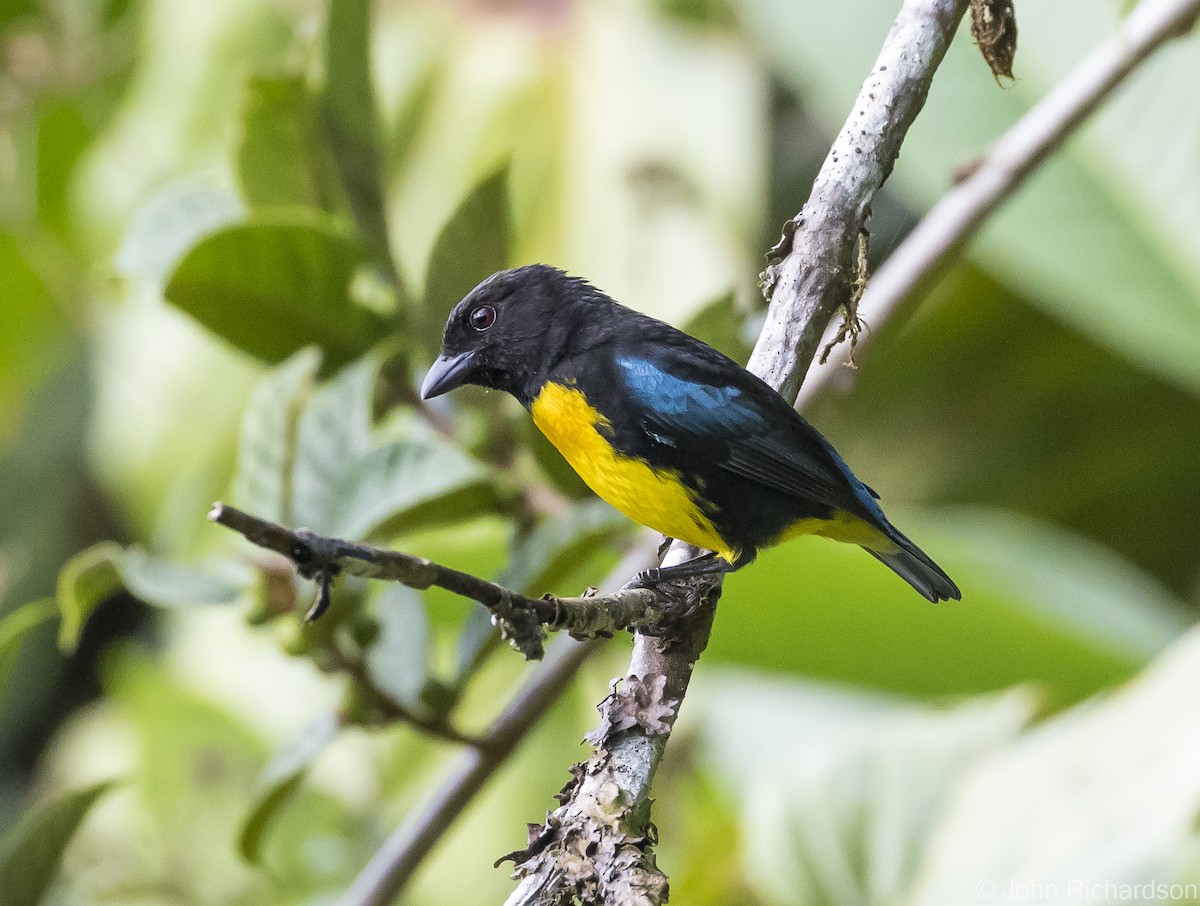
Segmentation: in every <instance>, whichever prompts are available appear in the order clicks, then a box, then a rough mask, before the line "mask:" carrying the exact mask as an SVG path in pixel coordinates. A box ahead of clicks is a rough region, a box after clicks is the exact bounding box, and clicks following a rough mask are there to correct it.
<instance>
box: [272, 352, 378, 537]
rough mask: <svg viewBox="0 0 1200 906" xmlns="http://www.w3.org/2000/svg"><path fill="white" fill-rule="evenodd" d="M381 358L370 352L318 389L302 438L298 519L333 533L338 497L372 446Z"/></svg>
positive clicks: (296, 478) (295, 487) (295, 473)
mask: <svg viewBox="0 0 1200 906" xmlns="http://www.w3.org/2000/svg"><path fill="white" fill-rule="evenodd" d="M379 366H380V362H379V359H378V358H376V357H375V356H368V357H366V358H364V359H362V360H360V361H358V362H355V363H354V364H352V365H348V366H347V367H345V368H343V369H342V370H341V371H339V372H338V373H337V374H335V375H334V376H333V378H332V379H331V380H330V381H329V382H328V383H326V384H325V386H324V387H322V388H321V389H320V390H319V391H318V392H317V393H315V394H313V396H312V398H311V399H310V400H309V403H308V405H307V406H306V407H305V409H304V413H303V414H302V415H301V416H300V425H299V429H298V432H297V439H296V459H295V465H294V467H293V470H292V516H293V518H294V521H295V524H296V525H298V526H303V527H304V528H308V529H312V530H313V531H316V532H326V533H328V532H332V531H334V527H335V524H336V518H337V515H338V512H339V502H338V498H339V496H340V495H341V494H342V492H343V490H344V488H345V486H346V485H347V484H348V482H349V476H350V475H351V474H352V472H353V470H354V468H355V467H356V466H357V464H358V463H359V462H360V461H361V460H362V458H363V457H364V456H366V455H367V452H368V451H369V450H370V448H371V400H372V397H373V396H374V392H375V379H376V376H377V375H378V373H379Z"/></svg>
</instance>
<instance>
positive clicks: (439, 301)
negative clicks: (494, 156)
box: [422, 166, 511, 348]
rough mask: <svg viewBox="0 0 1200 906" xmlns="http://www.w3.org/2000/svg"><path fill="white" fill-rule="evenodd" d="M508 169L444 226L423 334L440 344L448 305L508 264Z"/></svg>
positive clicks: (429, 277)
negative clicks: (426, 322) (425, 327)
mask: <svg viewBox="0 0 1200 906" xmlns="http://www.w3.org/2000/svg"><path fill="white" fill-rule="evenodd" d="M509 218H510V215H509V204H508V167H507V166H505V167H502V168H501V169H499V170H497V171H496V172H495V173H493V174H492V175H491V176H488V177H487V178H485V179H484V180H482V181H481V182H480V183H479V185H477V186H476V187H475V188H474V189H473V190H472V191H471V193H470V194H469V195H468V196H467V197H466V199H464V200H463V202H462V204H461V205H459V208H458V210H457V211H455V212H454V216H452V217H451V218H450V220H449V221H448V222H447V223H446V225H445V226H444V227H442V231H441V233H440V234H438V238H437V241H436V242H435V243H434V246H433V252H432V253H431V254H430V256H429V271H428V273H427V274H426V277H425V302H424V306H423V308H424V315H425V318H426V320H427V321H428V325H427V329H425V330H423V331H422V334H423V335H424V336H425V337H426V338H427V339H429V340H431V343H430V345H431V346H433V347H434V348H436V347H437V344H438V341H439V339H440V337H441V329H442V324H444V323H445V320H446V315H448V314H449V313H450V309H451V308H453V307H454V305H455V304H456V303H457V302H458V301H459V299H461V298H462V297H463V296H465V295H466V294H467V293H469V292H470V291H471V290H472V289H474V288H475V286H476V285H477V284H478V283H479V282H480V281H481V280H483V279H484V278H485V277H488V276H490V275H491V274H493V273H495V272H496V271H498V270H501V269H503V268H504V267H505V266H506V265H507V264H508V258H509V251H510V244H511V243H510V238H509V231H510V226H509Z"/></svg>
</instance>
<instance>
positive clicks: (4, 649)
mask: <svg viewBox="0 0 1200 906" xmlns="http://www.w3.org/2000/svg"><path fill="white" fill-rule="evenodd" d="M57 613H58V602H56V601H55V600H54V599H53V598H45V599H43V600H41V601H32V602H30V603H29V604H25V605H24V606H22V607H18V608H17V609H16V610H14V611H13V612H12V613H10V614H8V615H7V616H5V617H4V619H3V620H0V689H3V688H5V687H6V686H7V685H8V678H9V676H11V675H12V671H13V668H14V667H16V665H17V657H18V655H20V653H21V643H22V642H23V641H24V640H25V636H26V635H28V634H29V632H30V631H31V630H34V629H36V628H37V627H39V626H41V625H42V624H43V623H45V622H46V621H47V620H49V619H50V618H51V617H53V616H55V615H56V614H57Z"/></svg>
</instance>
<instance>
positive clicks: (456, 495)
mask: <svg viewBox="0 0 1200 906" xmlns="http://www.w3.org/2000/svg"><path fill="white" fill-rule="evenodd" d="M497 500H498V498H497V495H496V493H495V490H494V488H493V485H492V483H491V477H490V476H489V474H488V472H487V470H486V469H484V467H483V466H482V465H480V464H479V463H478V462H476V461H474V460H472V459H470V458H468V457H467V456H465V455H464V454H463V453H462V452H460V451H459V449H458V448H457V447H454V446H452V445H450V444H448V443H444V442H440V441H435V440H432V439H426V440H411V441H409V440H398V441H393V442H392V443H388V444H384V445H383V446H381V447H376V448H375V449H374V450H372V451H371V452H370V453H368V454H367V455H366V456H365V457H363V459H362V460H360V461H359V462H358V463H357V464H356V465H355V467H354V469H353V471H352V472H351V473H350V474H349V475H348V482H347V484H346V485H345V488H344V492H343V493H342V494H340V495H339V496H338V498H337V499H336V500H335V501H334V505H335V507H336V512H335V515H334V516H333V525H334V526H335V528H334V532H335V533H336V534H338V535H340V536H343V537H349V538H363V537H366V536H368V535H370V534H372V533H373V532H375V531H376V530H382V531H384V532H387V533H394V532H397V531H402V530H407V529H411V528H418V527H420V526H421V525H422V524H425V523H428V522H452V521H454V520H456V519H461V518H463V517H464V516H467V515H471V514H473V513H478V512H480V511H482V510H487V509H494V508H495V507H496V505H497Z"/></svg>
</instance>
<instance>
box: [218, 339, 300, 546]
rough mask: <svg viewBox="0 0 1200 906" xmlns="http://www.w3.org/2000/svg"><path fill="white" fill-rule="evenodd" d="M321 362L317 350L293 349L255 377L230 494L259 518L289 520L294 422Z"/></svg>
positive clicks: (243, 422) (295, 423)
mask: <svg viewBox="0 0 1200 906" xmlns="http://www.w3.org/2000/svg"><path fill="white" fill-rule="evenodd" d="M320 361H321V357H320V353H319V352H317V350H315V349H302V350H301V351H300V352H298V353H296V354H295V355H294V356H292V357H291V358H290V359H288V360H287V361H286V362H284V363H283V364H282V365H280V366H279V367H278V368H276V369H275V370H274V371H272V372H271V373H270V374H268V375H267V376H266V377H264V378H263V379H262V380H261V381H259V382H258V385H257V386H256V387H255V388H254V391H253V392H252V393H251V394H250V402H249V403H247V405H246V411H245V412H244V413H243V414H242V433H241V436H240V438H239V439H238V459H237V468H236V470H235V471H234V473H233V489H232V498H233V503H234V504H235V505H236V506H239V507H241V508H242V509H245V510H247V511H248V512H251V513H254V514H255V515H257V516H261V517H262V518H263V519H270V520H272V521H275V522H281V523H285V524H286V523H290V522H291V518H292V514H291V509H292V506H291V478H292V457H293V452H294V449H295V445H296V432H297V426H298V423H299V420H300V412H301V409H302V405H303V403H304V401H305V400H306V398H307V396H308V394H309V392H310V391H311V387H312V381H313V377H314V376H315V375H316V372H317V368H318V366H319V365H320Z"/></svg>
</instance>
